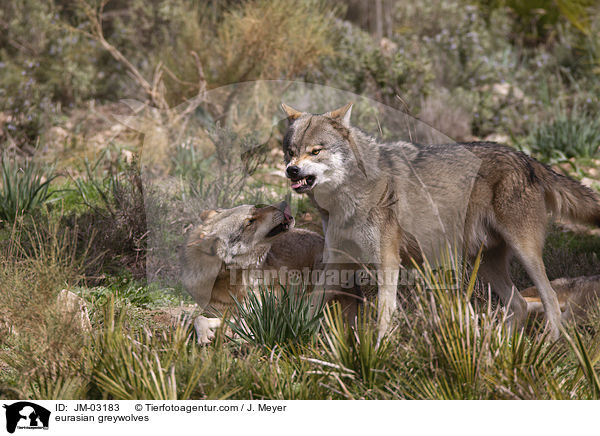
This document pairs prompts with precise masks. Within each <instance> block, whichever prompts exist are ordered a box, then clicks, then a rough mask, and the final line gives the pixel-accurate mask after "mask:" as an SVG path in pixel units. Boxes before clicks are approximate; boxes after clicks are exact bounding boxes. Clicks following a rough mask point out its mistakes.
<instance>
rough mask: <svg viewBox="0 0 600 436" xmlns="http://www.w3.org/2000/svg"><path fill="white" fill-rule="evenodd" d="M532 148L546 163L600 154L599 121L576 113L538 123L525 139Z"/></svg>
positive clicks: (592, 156)
mask: <svg viewBox="0 0 600 436" xmlns="http://www.w3.org/2000/svg"><path fill="white" fill-rule="evenodd" d="M526 143H527V145H528V146H529V147H528V148H529V150H530V151H531V152H532V153H533V154H534V155H535V156H536V157H539V158H540V159H541V160H543V161H545V162H555V161H560V160H566V159H569V158H573V157H574V158H594V157H597V156H598V155H599V154H600V121H598V120H597V119H596V118H593V117H590V116H586V115H581V114H578V113H577V112H573V113H571V114H569V115H565V114H561V115H559V116H558V117H557V118H556V119H555V120H554V121H551V122H549V123H545V124H541V125H538V126H537V127H536V128H535V129H534V130H533V131H532V132H531V133H530V135H529V137H528V138H527V139H526Z"/></svg>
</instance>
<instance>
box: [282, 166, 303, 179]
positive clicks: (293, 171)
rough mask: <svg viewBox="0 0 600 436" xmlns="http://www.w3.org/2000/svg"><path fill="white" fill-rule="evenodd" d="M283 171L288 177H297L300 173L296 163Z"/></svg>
mask: <svg viewBox="0 0 600 436" xmlns="http://www.w3.org/2000/svg"><path fill="white" fill-rule="evenodd" d="M285 172H286V174H287V176H288V177H290V178H292V177H297V176H298V174H300V168H299V167H297V166H296V165H292V166H290V167H287V169H286V170H285Z"/></svg>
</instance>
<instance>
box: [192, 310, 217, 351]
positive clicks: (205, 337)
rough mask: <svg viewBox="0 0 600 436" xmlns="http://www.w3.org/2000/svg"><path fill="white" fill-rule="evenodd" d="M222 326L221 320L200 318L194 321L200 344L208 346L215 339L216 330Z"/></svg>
mask: <svg viewBox="0 0 600 436" xmlns="http://www.w3.org/2000/svg"><path fill="white" fill-rule="evenodd" d="M220 326H221V319H220V318H207V317H205V316H199V317H197V318H196V319H195V320H194V329H195V330H196V335H197V336H198V344H200V345H207V344H210V341H212V340H213V339H214V338H215V330H216V329H218V328H219V327H220Z"/></svg>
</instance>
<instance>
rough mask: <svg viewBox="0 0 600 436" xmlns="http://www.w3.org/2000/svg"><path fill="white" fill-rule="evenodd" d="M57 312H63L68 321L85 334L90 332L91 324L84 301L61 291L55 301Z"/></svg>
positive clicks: (71, 293)
mask: <svg viewBox="0 0 600 436" xmlns="http://www.w3.org/2000/svg"><path fill="white" fill-rule="evenodd" d="M56 304H57V307H58V310H60V311H61V312H63V314H64V317H65V319H66V320H68V321H73V322H75V323H76V326H77V327H79V328H80V329H81V330H83V331H85V332H90V331H91V330H92V323H91V322H90V316H89V314H88V310H87V304H86V302H85V300H84V299H83V298H81V297H79V296H78V295H76V294H74V293H73V292H71V291H67V290H66V289H63V290H62V291H60V294H58V298H57V299H56Z"/></svg>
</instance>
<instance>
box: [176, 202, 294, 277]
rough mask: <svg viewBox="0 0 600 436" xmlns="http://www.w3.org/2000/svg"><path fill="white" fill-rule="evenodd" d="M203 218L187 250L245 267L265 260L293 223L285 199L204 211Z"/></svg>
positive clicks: (189, 240) (227, 263)
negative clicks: (273, 202)
mask: <svg viewBox="0 0 600 436" xmlns="http://www.w3.org/2000/svg"><path fill="white" fill-rule="evenodd" d="M201 218H202V220H203V222H202V224H201V225H200V226H199V227H197V228H196V229H194V231H193V232H192V233H191V234H190V237H189V239H188V242H187V244H186V250H191V251H195V252H197V254H198V255H208V256H214V257H216V258H218V259H220V260H222V261H223V262H224V263H225V264H226V265H231V266H237V267H242V268H247V267H250V266H253V265H258V264H260V263H262V262H263V261H264V258H265V256H266V254H267V253H268V251H269V249H270V248H271V244H272V242H273V241H274V240H275V238H276V237H277V236H279V235H281V234H282V233H284V232H286V231H288V230H289V229H290V228H292V227H293V226H294V218H293V217H292V215H291V212H290V209H289V206H288V205H287V203H286V202H285V201H283V202H281V203H279V204H275V205H270V206H265V205H258V206H252V205H241V206H237V207H234V208H232V209H218V210H210V211H205V212H203V213H202V215H201Z"/></svg>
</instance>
